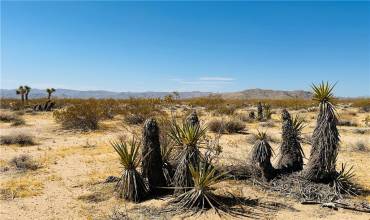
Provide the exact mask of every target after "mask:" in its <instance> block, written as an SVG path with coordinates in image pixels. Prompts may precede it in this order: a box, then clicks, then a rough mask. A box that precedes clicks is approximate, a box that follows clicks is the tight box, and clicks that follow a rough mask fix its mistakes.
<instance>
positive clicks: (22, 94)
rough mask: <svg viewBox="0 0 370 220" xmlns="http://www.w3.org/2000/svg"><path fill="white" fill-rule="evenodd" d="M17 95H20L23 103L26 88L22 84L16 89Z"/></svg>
mask: <svg viewBox="0 0 370 220" xmlns="http://www.w3.org/2000/svg"><path fill="white" fill-rule="evenodd" d="M16 93H17V95H20V96H21V100H22V104H23V103H24V95H25V94H26V93H27V90H26V88H25V87H24V86H19V87H18V89H17V90H16Z"/></svg>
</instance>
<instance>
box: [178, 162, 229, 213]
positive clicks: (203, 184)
mask: <svg viewBox="0 0 370 220" xmlns="http://www.w3.org/2000/svg"><path fill="white" fill-rule="evenodd" d="M189 171H190V174H191V177H192V180H193V182H194V186H192V187H188V191H186V192H184V193H182V194H181V195H179V196H177V197H176V198H175V199H174V200H172V203H174V204H175V207H176V210H179V211H180V212H183V211H194V212H203V211H205V210H208V209H210V208H212V209H214V211H215V212H217V213H218V214H219V211H220V210H221V211H225V212H226V211H227V207H226V206H225V205H224V204H223V203H222V202H221V201H220V199H219V198H218V197H217V196H216V195H215V194H214V193H213V192H212V186H213V185H215V184H217V183H218V182H220V180H221V179H222V178H223V177H224V176H225V173H221V174H216V173H217V171H216V169H215V168H214V167H213V166H212V165H211V164H209V163H204V162H200V163H198V164H197V165H196V166H193V165H189Z"/></svg>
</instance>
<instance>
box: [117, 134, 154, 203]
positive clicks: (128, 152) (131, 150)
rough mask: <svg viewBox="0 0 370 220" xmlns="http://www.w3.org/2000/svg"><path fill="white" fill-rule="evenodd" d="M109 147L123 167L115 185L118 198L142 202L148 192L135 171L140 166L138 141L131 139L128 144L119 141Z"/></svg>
mask: <svg viewBox="0 0 370 220" xmlns="http://www.w3.org/2000/svg"><path fill="white" fill-rule="evenodd" d="M111 145H112V147H113V148H114V150H115V151H116V152H117V154H118V155H119V157H120V162H121V164H122V166H123V172H122V177H121V179H120V180H119V181H118V183H117V185H116V191H117V192H118V195H119V197H122V198H124V199H127V200H130V201H133V202H140V201H142V200H143V199H144V198H145V196H146V194H147V192H148V188H147V186H146V185H145V183H144V180H143V178H142V176H141V175H140V174H139V172H138V171H137V167H138V166H139V164H140V154H139V148H140V145H141V143H140V141H137V140H136V139H135V138H132V140H131V141H130V142H128V143H127V142H125V141H124V140H119V141H113V142H111Z"/></svg>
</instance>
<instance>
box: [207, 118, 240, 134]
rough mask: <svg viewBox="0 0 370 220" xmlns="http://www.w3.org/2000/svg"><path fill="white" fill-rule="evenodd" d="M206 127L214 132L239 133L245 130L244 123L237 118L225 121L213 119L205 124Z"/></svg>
mask: <svg viewBox="0 0 370 220" xmlns="http://www.w3.org/2000/svg"><path fill="white" fill-rule="evenodd" d="M207 126H208V129H209V130H210V131H212V132H214V133H229V134H233V133H240V132H242V131H243V130H245V124H244V123H243V122H242V121H240V120H238V119H228V120H226V121H223V120H219V119H214V120H212V121H210V122H208V124H207Z"/></svg>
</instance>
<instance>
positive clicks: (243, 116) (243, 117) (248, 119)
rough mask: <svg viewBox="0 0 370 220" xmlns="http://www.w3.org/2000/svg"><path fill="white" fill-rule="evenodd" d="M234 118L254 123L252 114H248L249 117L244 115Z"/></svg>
mask: <svg viewBox="0 0 370 220" xmlns="http://www.w3.org/2000/svg"><path fill="white" fill-rule="evenodd" d="M252 115H253V116H252ZM235 118H236V119H238V120H240V121H243V122H247V123H252V122H253V121H254V119H253V118H254V112H253V114H250V116H249V115H246V114H237V115H236V116H235Z"/></svg>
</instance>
